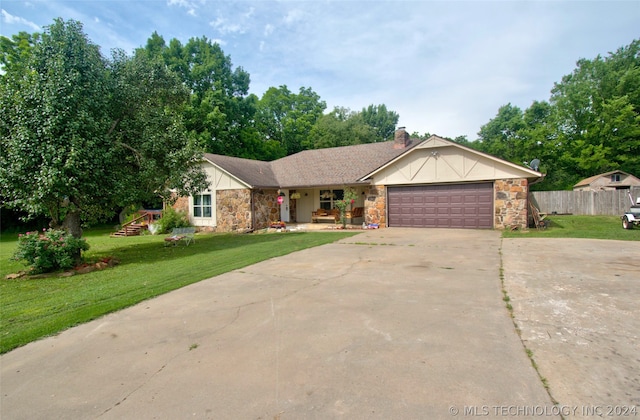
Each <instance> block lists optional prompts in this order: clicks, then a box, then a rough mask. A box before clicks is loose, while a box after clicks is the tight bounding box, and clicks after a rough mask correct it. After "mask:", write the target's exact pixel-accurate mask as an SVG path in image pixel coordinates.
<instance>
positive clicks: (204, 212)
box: [193, 194, 211, 217]
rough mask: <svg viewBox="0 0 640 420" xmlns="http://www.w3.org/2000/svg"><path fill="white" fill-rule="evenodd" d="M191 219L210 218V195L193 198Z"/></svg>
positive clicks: (199, 195)
mask: <svg viewBox="0 0 640 420" xmlns="http://www.w3.org/2000/svg"><path fill="white" fill-rule="evenodd" d="M193 217H211V194H198V195H194V196H193Z"/></svg>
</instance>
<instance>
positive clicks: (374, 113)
mask: <svg viewBox="0 0 640 420" xmlns="http://www.w3.org/2000/svg"><path fill="white" fill-rule="evenodd" d="M360 116H361V118H362V121H363V122H364V123H365V124H367V125H368V126H370V127H372V128H373V129H374V130H375V132H376V138H375V139H374V140H373V141H372V143H373V142H379V141H387V140H392V139H393V134H394V132H395V130H396V125H397V124H398V118H399V115H398V113H396V112H394V111H389V110H387V106H386V105H385V104H380V105H369V106H368V107H366V108H362V111H361V112H360Z"/></svg>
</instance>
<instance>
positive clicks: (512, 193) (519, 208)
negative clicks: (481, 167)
mask: <svg viewBox="0 0 640 420" xmlns="http://www.w3.org/2000/svg"><path fill="white" fill-rule="evenodd" d="M493 186H494V191H495V195H494V199H495V203H494V207H495V221H494V228H496V229H511V228H515V227H517V228H518V229H527V228H528V222H527V211H528V208H527V196H528V194H529V183H528V181H527V180H526V179H497V180H496V181H495V182H494V184H493Z"/></svg>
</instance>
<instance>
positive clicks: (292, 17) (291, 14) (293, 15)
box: [283, 9, 306, 25]
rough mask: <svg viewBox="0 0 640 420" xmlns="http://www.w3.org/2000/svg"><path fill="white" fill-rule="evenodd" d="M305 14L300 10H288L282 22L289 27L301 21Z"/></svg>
mask: <svg viewBox="0 0 640 420" xmlns="http://www.w3.org/2000/svg"><path fill="white" fill-rule="evenodd" d="M305 14H306V13H305V12H304V11H302V10H300V9H293V10H289V11H288V12H287V14H286V15H285V16H284V18H283V21H284V23H286V24H287V25H291V24H294V23H296V22H299V21H301V20H303V18H304V16H305Z"/></svg>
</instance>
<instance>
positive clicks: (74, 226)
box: [62, 209, 82, 238]
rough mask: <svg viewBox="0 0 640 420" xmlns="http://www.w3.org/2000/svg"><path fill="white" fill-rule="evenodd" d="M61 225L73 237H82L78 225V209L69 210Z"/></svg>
mask: <svg viewBox="0 0 640 420" xmlns="http://www.w3.org/2000/svg"><path fill="white" fill-rule="evenodd" d="M62 227H63V228H64V229H65V230H66V231H67V232H69V233H70V234H71V235H72V236H73V237H74V238H82V227H81V226H80V210H77V209H74V210H69V211H68V212H67V215H66V216H65V218H64V222H62Z"/></svg>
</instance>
